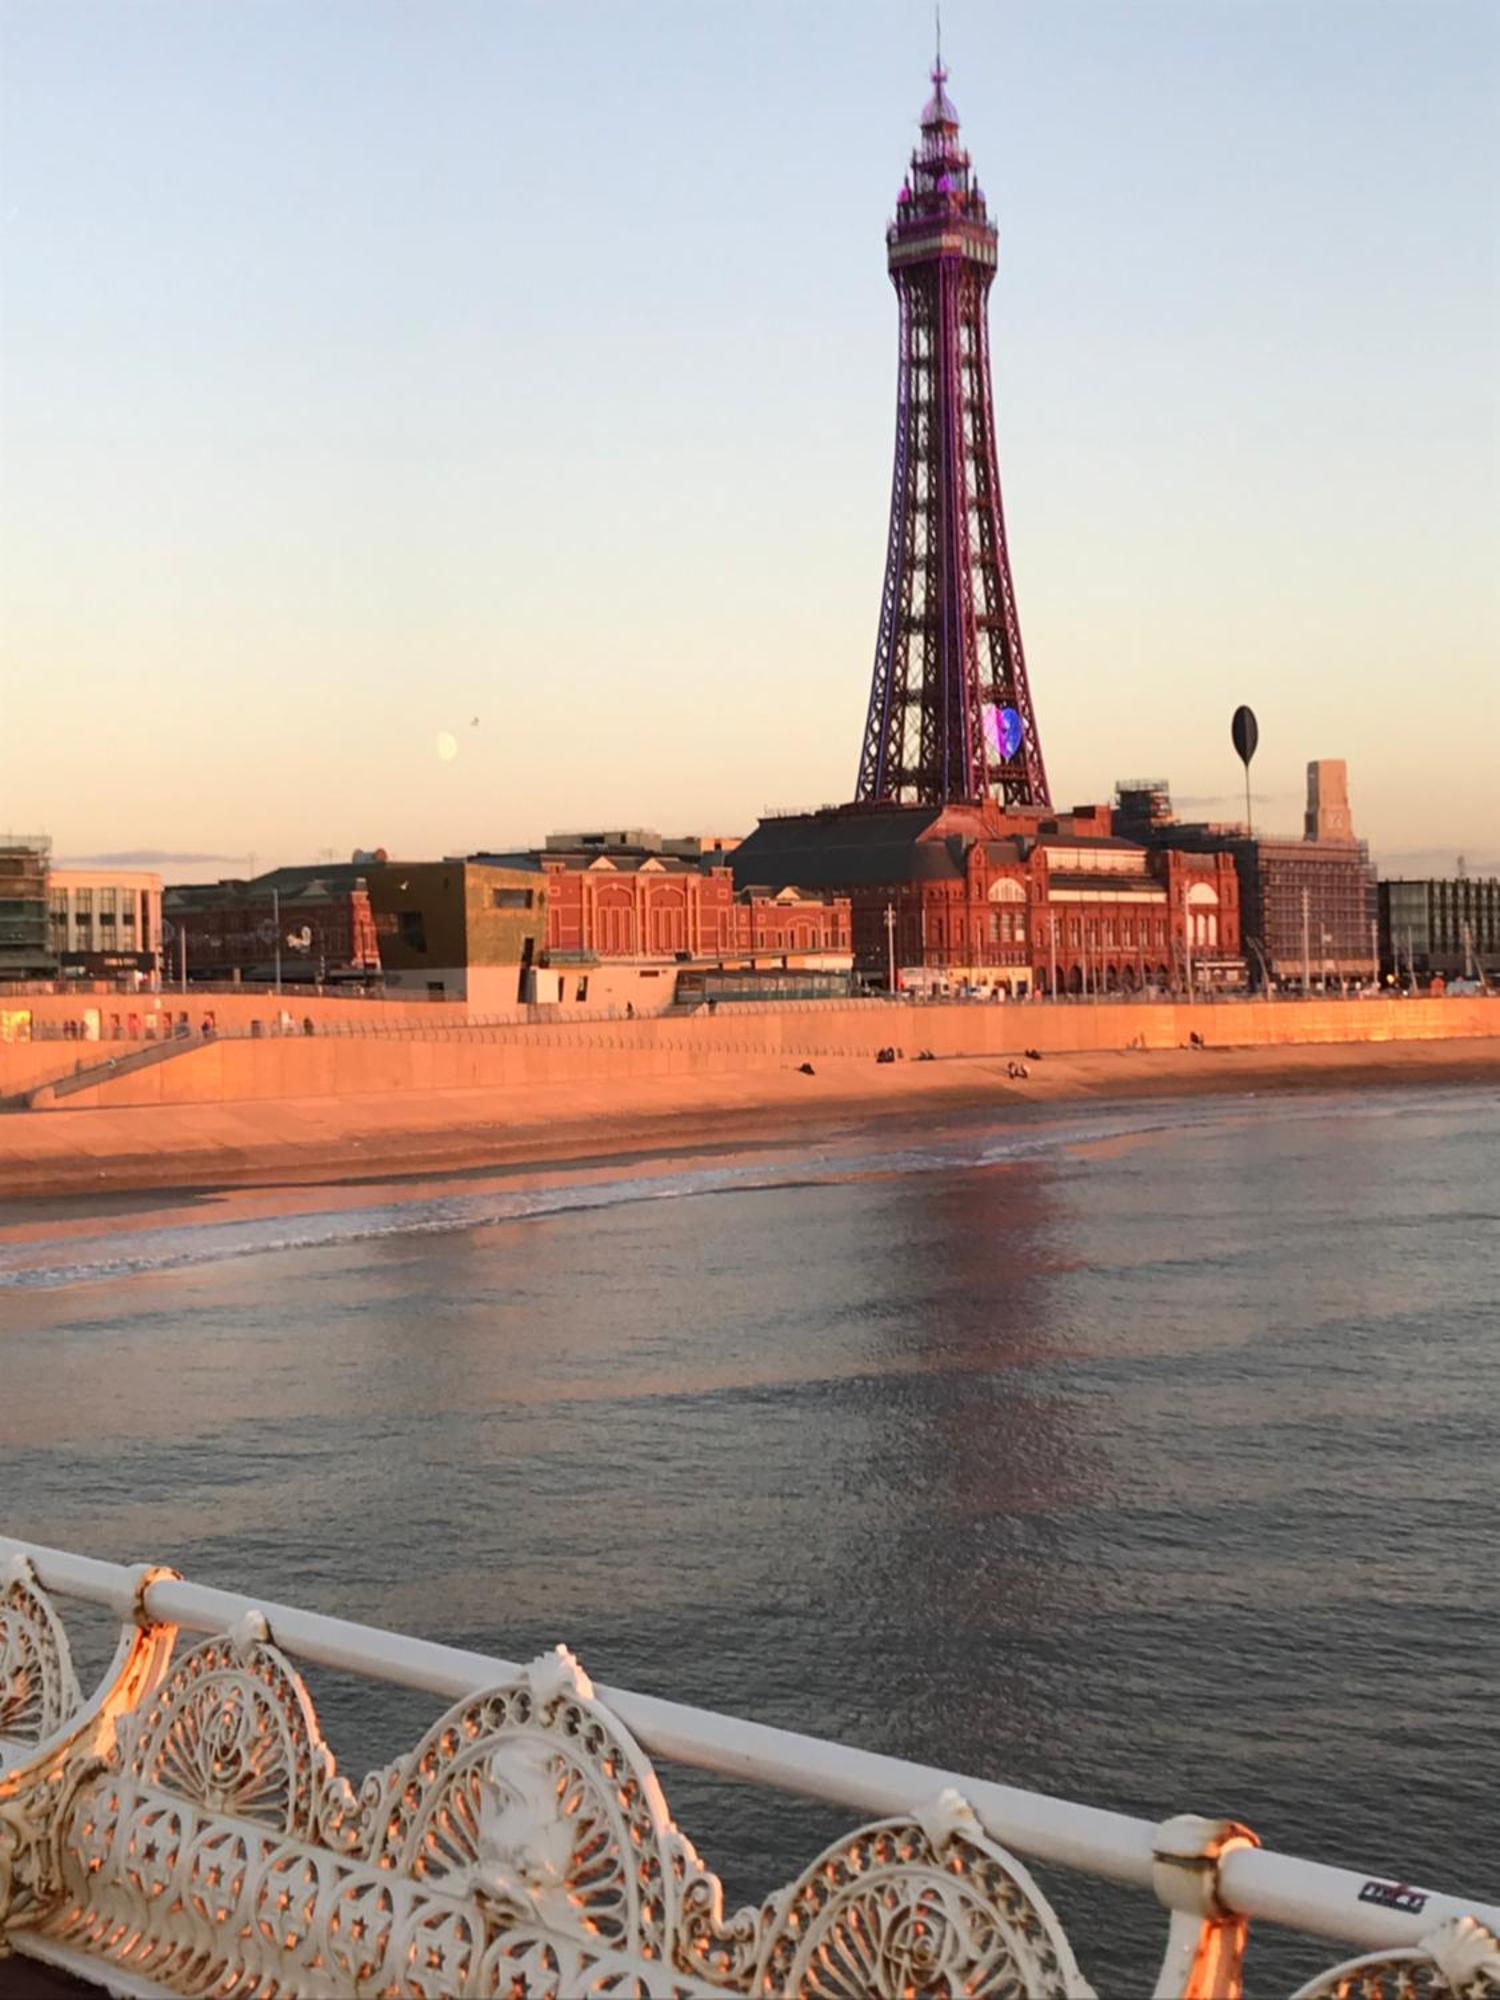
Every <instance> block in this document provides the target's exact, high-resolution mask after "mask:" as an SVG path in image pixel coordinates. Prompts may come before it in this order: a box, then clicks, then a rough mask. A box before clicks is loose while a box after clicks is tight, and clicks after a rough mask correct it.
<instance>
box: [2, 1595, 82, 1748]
mask: <svg viewBox="0 0 1500 2000" xmlns="http://www.w3.org/2000/svg"><path fill="white" fill-rule="evenodd" d="M82 1706H83V1697H82V1695H81V1694H80V1693H79V1690H78V1681H77V1677H76V1676H75V1674H74V1672H73V1660H72V1655H71V1653H70V1652H69V1650H68V1635H67V1633H66V1631H65V1630H64V1629H63V1624H62V1620H61V1619H60V1618H59V1617H58V1615H57V1612H56V1611H55V1610H54V1608H53V1605H52V1600H51V1599H50V1598H49V1597H48V1595H47V1593H46V1591H44V1590H43V1589H42V1587H41V1585H40V1584H39V1583H38V1582H37V1576H36V1571H35V1570H34V1569H33V1567H32V1566H31V1564H30V1563H29V1562H28V1561H27V1559H26V1558H25V1557H24V1556H15V1557H13V1558H12V1559H11V1561H10V1562H9V1563H8V1564H7V1566H6V1568H5V1570H4V1572H3V1578H0V1766H3V1765H4V1764H5V1762H6V1761H7V1760H6V1750H5V1739H9V1741H10V1743H11V1744H12V1745H25V1744H33V1743H40V1742H42V1741H43V1740H44V1739H45V1738H46V1737H48V1736H51V1735H52V1734H53V1733H54V1731H56V1730H58V1729H61V1727H62V1726H63V1724H64V1723H65V1722H66V1721H67V1720H68V1719H69V1717H70V1716H72V1715H75V1714H76V1713H77V1712H78V1710H79V1709H80V1708H81V1707H82ZM13 1756H14V1752H12V1757H13Z"/></svg>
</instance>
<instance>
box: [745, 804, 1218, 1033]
mask: <svg viewBox="0 0 1500 2000" xmlns="http://www.w3.org/2000/svg"><path fill="white" fill-rule="evenodd" d="M730 865H731V867H732V869H733V871H734V874H735V878H736V880H737V881H740V882H749V881H752V880H754V879H756V878H757V877H758V876H769V877H770V878H771V879H773V880H785V881H789V882H796V883H799V884H801V885H802V886H803V887H805V888H811V889H824V890H827V889H837V890H840V891H842V892H843V893H845V894H847V895H848V897H849V900H850V905H851V913H852V924H853V945H854V962H855V967H856V970H857V971H858V972H859V973H860V974H861V976H862V977H864V978H865V979H866V980H867V981H870V982H874V983H880V984H885V983H887V982H888V981H889V980H890V978H891V974H892V972H893V971H894V975H895V983H896V984H897V985H898V986H900V987H903V988H905V989H908V990H911V989H922V990H928V991H937V992H942V991H958V990H968V991H974V992H979V993H986V994H989V993H993V994H996V995H1011V996H1015V997H1022V996H1025V995H1028V994H1031V993H1058V994H1080V995H1081V994H1084V993H1089V994H1093V993H1099V994H1106V993H1110V994H1128V993H1136V992H1142V991H1145V990H1148V989H1149V990H1153V991H1169V990H1170V991H1182V990H1185V989H1186V984H1187V979H1188V972H1189V967H1190V966H1191V969H1192V976H1193V983H1194V985H1195V986H1198V987H1210V986H1212V987H1217V986H1224V985H1234V984H1237V983H1239V982H1240V981H1241V979H1242V976H1243V967H1242V965H1241V962H1240V958H1239V889H1238V881H1237V877H1236V874H1235V869H1234V865H1233V862H1232V860H1230V859H1228V858H1226V859H1224V860H1223V861H1222V862H1221V861H1220V860H1218V859H1217V858H1215V857H1213V856H1202V857H1192V856H1187V855H1175V854H1168V853H1160V854H1158V853H1153V852H1152V851H1151V850H1149V849H1148V848H1147V847H1146V846H1145V845H1144V844H1142V843H1141V842H1139V841H1130V840H1126V839H1122V838H1120V837H1119V836H1117V835H1116V834H1115V832H1114V831H1113V827H1112V817H1111V813H1110V809H1109V807H1107V806H1088V807H1079V808H1076V809H1075V810H1074V811H1073V812H1071V813H1054V812H1052V811H1050V810H1049V809H1045V808H1040V809H1039V808H1031V809H1020V810H1018V809H1015V808H1011V809H1005V808H1002V807H999V806H997V805H995V804H993V803H992V802H985V803H982V804H963V803H958V804H950V805H927V806H923V805H918V806H831V807H827V808H825V809H824V810H823V811H821V812H816V813H795V814H786V815H783V816H780V817H772V818H767V819H763V820H762V821H761V822H760V824H759V826H758V827H757V828H756V830H755V832H754V833H752V834H751V835H750V836H749V837H748V839H746V841H745V842H744V843H743V845H742V846H740V847H739V848H737V849H736V850H735V852H734V853H733V854H732V855H731V856H730Z"/></svg>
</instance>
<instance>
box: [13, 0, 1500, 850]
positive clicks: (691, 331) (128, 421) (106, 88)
mask: <svg viewBox="0 0 1500 2000" xmlns="http://www.w3.org/2000/svg"><path fill="white" fill-rule="evenodd" d="M0 19H3V24H4V42H3V49H0V54H3V93H4V95H3V105H0V110H3V128H0V143H3V170H4V188H3V198H0V216H3V235H0V246H3V283H4V296H3V309H4V317H3V325H0V361H3V392H4V401H3V425H4V432H3V447H4V459H3V470H0V509H3V514H0V531H3V540H0V560H3V646H4V653H3V669H0V671H3V676H4V679H3V688H0V693H3V702H0V827H3V826H5V825H7V824H9V825H12V826H14V827H17V828H22V829H28V830H29V829H32V828H36V829H45V830H50V831H51V832H52V833H53V835H54V837H55V839H56V842H57V846H58V848H59V850H60V851H61V852H63V853H67V854H74V855H84V854H92V853H98V852H124V851H130V850H143V849H159V850H162V851H165V852H170V853H177V854H188V853H191V854H201V855H207V856H220V855H222V856H225V857H229V859H228V860H227V861H226V863H225V864H224V865H223V866H220V865H219V864H217V863H216V862H214V861H212V860H209V861H205V862H203V863H201V864H198V865H192V864H183V865H181V866H178V867H171V866H169V867H168V869H167V872H168V873H169V874H191V873H207V874H213V873H228V872H233V871H234V869H235V868H236V867H238V866H242V865H243V857H245V856H248V855H250V854H252V853H253V854H254V855H255V856H256V858H257V863H258V865H264V864H267V863H269V862H271V861H273V860H295V859H299V858H311V857H312V856H314V855H316V854H317V853H318V852H320V851H322V850H326V849H332V850H334V851H335V852H337V853H340V854H342V853H345V852H347V851H348V850H349V849H350V848H351V847H352V846H354V845H356V844H358V845H373V844H376V843H383V844H385V845H387V846H389V847H390V848H392V849H393V850H400V851H402V852H405V853H408V854H418V853H430V852H440V851H450V852H451V851H455V850H460V849H464V848H468V847H473V846H477V845H497V844H502V843H506V842H510V841H513V840H521V839H532V838H535V837H537V836H539V835H541V834H542V833H544V832H545V831H547V830H548V829H549V828H555V827H561V826H567V825H577V824H580V823H583V822H592V823H596V824H602V823H607V822H619V823H621V824H630V823H641V822H645V823H647V824H655V825H658V826H660V827H662V828H663V829H666V830H670V829H674V828H680V827H689V826H691V827H714V828H722V829H725V830H730V829H738V828H744V827H746V826H748V824H749V823H750V822H751V821H752V820H753V817H754V815H755V813H756V812H757V811H758V810H759V809H760V808H761V807H762V806H763V805H766V804H772V805H805V804H806V805H810V804H815V803H818V802H820V801H823V800H827V799H838V798H844V797H847V796H848V794H849V792H850V790H851V789H852V784H853V777H854V768H855V763H856V759H857V753H858V747H859V734H860V726H861V723H862V720H863V712H864V704H865V697H866V691H867V686H868V677H869V669H870V658H871V652H872V648H873V642H874V634H875V617H876V610H877V603H878V594H879V587H880V576H881V568H882V564H883V560H884V547H885V521H886V509H887V504H888V484H889V476H890V475H889V466H890V450H891V423H892V414H893V400H894V389H895V331H896V329H895V312H894V301H893V295H892V293H891V291H890V287H889V281H888V279H887V277H886V274H885V267H884V240H883V232H884V225H885V221H886V217H887V214H888V212H889V209H890V205H891V202H892V199H893V197H894V194H895V191H896V188H897V187H898V186H899V184H900V180H901V176H902V172H903V168H904V165H905V160H906V156H907V153H908V152H909V150H910V147H911V145H912V142H913V139H914V136H915V119H916V115H917V112H918V110H919V108H920V106H921V103H922V101H923V98H924V96H925V94H926V69H927V66H928V63H929V61H930V44H931V11H930V8H929V7H928V6H926V5H925V4H923V0H842V4H837V3H836V0H827V4H823V0H697V4H686V3H685V0H684V4H672V5H669V4H656V3H655V0H634V4H626V0H594V3H593V4H584V0H487V4H479V0H469V3H468V4H446V0H407V4H403V5H391V4H384V0H351V3H350V4H335V3H334V0H326V4H325V0H257V3H256V4H247V0H107V4H95V5H83V4H74V0H32V3H31V4H6V5H5V6H4V7H3V10H0ZM944 40H945V48H946V51H947V55H948V60H949V63H950V67H951V71H952V80H951V85H950V90H951V94H952V95H953V97H954V99H955V101H956V102H957V104H958V106H959V110H960V112H961V114H962V117H963V123H964V133H965V138H966V141H967V143H968V144H969V146H970V148H971V150H972V151H973V154H974V158H975V162H976V166H977V169H978V172H979V175H980V178H981V180H982V182H983V185H984V187H985V189H986V192H987V194H988V196H989V199H990V205H991V212H992V213H993V214H994V215H995V216H996V218H997V220H998V223H999V226H1000V231H1001V262H1000V273H999V277H998V279H997V282H996V286H995V290H994V293H993V295H992V304H991V323H992V330H993V335H994V348H995V365H996V401H997V417H998V428H999V435H1000V446H1001V456H1002V467H1001V469H1002V478H1003V482H1004V486H1005V495H1006V506H1007V515H1008V520H1009V526H1010V532H1011V541H1012V555H1013V561H1014V567H1015V573H1016V582H1017V590H1018V595H1019V600H1020V608H1021V617H1022V623H1023V628H1024V631H1025V634H1026V642H1027V652H1028V657H1029V661H1030V668H1031V679H1032V689H1033V694H1034V697H1035V702H1036V708H1037V714H1038V720H1039V724H1040V729H1041V734H1042V741H1043V745H1044V749H1045V753H1046V757H1047V761H1048V766H1049V770H1050V773H1051V776H1052V780H1053V786H1054V791H1055V793H1056V795H1057V796H1058V797H1059V798H1060V799H1062V800H1064V801H1066V800H1074V799H1077V800H1082V799H1085V798H1092V797H1097V796H1102V795H1106V794H1107V791H1108V787H1109V786H1110V784H1111V783H1112V781H1113V780H1114V779H1115V778H1116V777H1119V776H1130V775H1134V774H1151V775H1162V776H1166V777H1168V778H1170V779H1171V781H1172V784H1173V786H1174V789H1175V791H1176V793H1177V794H1178V795H1179V798H1180V799H1181V800H1182V801H1184V802H1185V803H1186V802H1191V801H1210V800H1211V801H1213V802H1214V803H1213V804H1212V805H1209V806H1207V807H1206V809H1207V810H1209V811H1210V812H1215V813H1224V814H1227V813H1230V812H1232V810H1233V803H1234V797H1235V793H1236V786H1237V783H1238V777H1239V766H1238V764H1237V762H1236V761H1235V759H1234V756H1233V752H1232V750H1231V748H1230V745H1229V740H1228V718H1229V715H1230V713H1231V711H1232V709H1233V708H1234V706H1235V704H1236V703H1237V702H1239V701H1242V700H1248V701H1250V702H1252V703H1253V704H1254V706H1255V707H1256V709H1257V710H1258V712H1259V715H1260V720H1261V738H1262V750H1261V755H1260V759H1259V760H1258V763H1257V766H1256V791H1257V793H1258V794H1260V795H1262V796H1263V801H1264V802H1263V804H1262V805H1260V806H1259V807H1258V809H1257V810H1258V816H1259V817H1261V818H1262V819H1263V820H1264V821H1265V823H1267V824H1268V825H1273V826H1275V827H1277V828H1279V829H1284V830H1286V829H1289V830H1296V829H1298V828H1299V827H1300V809H1301V783H1302V768H1303V765H1304V763H1305V761H1306V760H1307V759H1308V758H1310V757H1315V756H1346V757H1347V758H1348V759H1349V761H1350V775H1351V790H1352V795H1353V801H1354V807H1355V814H1356V820H1357V823H1358V825H1359V827H1360V828H1361V830H1363V831H1365V832H1367V833H1368V834H1369V835H1370V836H1371V838H1372V840H1373V842H1374V844H1375V847H1376V849H1377V853H1379V854H1380V855H1381V856H1382V857H1383V858H1384V859H1385V860H1386V861H1387V862H1388V863H1390V862H1394V863H1395V864H1396V865H1403V862H1404V864H1405V865H1412V862H1413V860H1414V858H1415V856H1416V854H1417V852H1418V851H1420V850H1428V849H1430V850H1432V853H1431V855H1430V857H1428V859H1427V861H1426V862H1424V864H1423V865H1432V866H1435V867H1439V868H1444V869H1445V868H1447V867H1448V866H1449V865H1451V861H1452V858H1453V856H1454V855H1455V854H1456V853H1458V852H1460V851H1463V852H1465V853H1467V855H1468V856H1469V859H1470V862H1471V865H1473V864H1484V863H1488V864H1489V865H1492V866H1500V811H1497V808H1496V768H1497V764H1500V758H1497V753H1496V738H1497V728H1496V725H1497V722H1500V697H1497V686H1500V671H1497V654H1500V644H1497V642H1500V584H1497V575H1500V562H1497V554H1500V470H1497V421H1496V394H1497V383H1500V252H1497V218H1500V148H1497V141H1496V138H1495V133H1496V130H1497V113H1500V7H1497V6H1496V5H1495V4H1494V0H1472V4H1466V3H1465V0H1452V4H1450V0H1420V4H1417V0H1407V3H1406V4H1395V0H1390V4H1385V0H1295V4H1286V5H1283V4H1279V0H1191V4H1185V0H1170V4H1169V3H1168V0H1036V3H1035V4H1030V3H1029V0H1015V4H1007V5H1005V6H1003V7H998V6H995V5H993V4H991V3H990V0H948V4H947V6H946V7H945V20H944ZM475 717H477V718H478V724H477V727H476V726H474V724H473V720H472V719H473V718H475ZM441 732H447V733H448V734H449V735H451V736H452V737H453V738H454V739H455V740H456V742H457V746H458V754H457V756H456V757H454V758H452V759H451V760H449V761H444V760H443V759H442V758H440V757H439V755H438V741H439V735H440V733H441Z"/></svg>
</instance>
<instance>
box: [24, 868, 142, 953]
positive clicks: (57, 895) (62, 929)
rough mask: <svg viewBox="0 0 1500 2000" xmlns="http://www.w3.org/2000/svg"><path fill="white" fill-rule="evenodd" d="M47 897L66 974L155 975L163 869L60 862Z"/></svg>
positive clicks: (50, 879)
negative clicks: (69, 865) (155, 871)
mask: <svg viewBox="0 0 1500 2000" xmlns="http://www.w3.org/2000/svg"><path fill="white" fill-rule="evenodd" d="M47 901H48V914H49V925H50V930H51V939H52V949H53V952H54V954H55V956H56V958H57V962H58V966H59V969H60V970H61V972H62V975H63V977H64V978H69V977H72V978H80V979H118V978H120V977H121V976H123V975H129V974H132V973H133V974H137V975H139V976H140V977H142V978H150V977H152V976H153V975H154V974H155V973H156V972H157V971H158V970H159V969H160V964H161V957H160V954H161V922H162V886H161V877H160V875H155V874H152V873H151V872H150V871H149V870H147V869H142V868H54V869H52V870H51V872H50V875H49V877H48V885H47Z"/></svg>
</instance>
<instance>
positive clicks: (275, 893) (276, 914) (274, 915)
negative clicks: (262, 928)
mask: <svg viewBox="0 0 1500 2000" xmlns="http://www.w3.org/2000/svg"><path fill="white" fill-rule="evenodd" d="M271 926H272V929H273V931H274V932H275V939H274V949H275V953H276V991H277V992H278V993H279V992H280V991H281V891H280V890H279V889H273V890H272V891H271Z"/></svg>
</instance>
